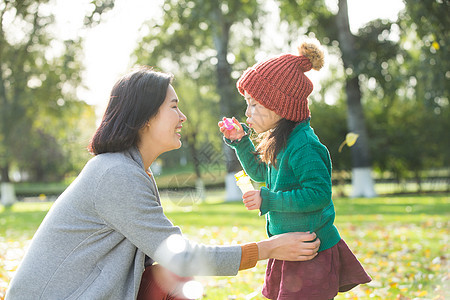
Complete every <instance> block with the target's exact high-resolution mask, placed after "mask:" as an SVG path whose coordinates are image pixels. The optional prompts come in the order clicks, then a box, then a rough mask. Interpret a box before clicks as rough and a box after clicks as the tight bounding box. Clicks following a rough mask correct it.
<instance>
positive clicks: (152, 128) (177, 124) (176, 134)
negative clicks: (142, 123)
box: [141, 85, 186, 153]
mask: <svg viewBox="0 0 450 300" xmlns="http://www.w3.org/2000/svg"><path fill="white" fill-rule="evenodd" d="M178 102H179V101H178V97H177V94H176V93H175V90H174V89H173V87H172V85H169V87H168V88H167V94H166V98H165V100H164V103H163V104H162V105H161V107H160V108H159V110H158V113H157V114H156V116H154V117H153V118H151V119H150V120H149V121H148V123H147V125H146V127H147V126H148V127H147V130H145V131H143V132H142V133H141V139H148V140H149V141H150V142H151V143H150V144H151V145H152V147H155V148H158V149H159V152H161V153H162V152H167V151H170V150H174V149H178V148H180V147H181V140H180V139H181V128H182V127H183V125H182V123H183V122H184V121H186V116H185V115H184V114H183V113H182V112H181V110H180V109H179V108H178Z"/></svg>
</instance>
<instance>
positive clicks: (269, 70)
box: [236, 43, 324, 122]
mask: <svg viewBox="0 0 450 300" xmlns="http://www.w3.org/2000/svg"><path fill="white" fill-rule="evenodd" d="M298 50H299V54H300V55H298V56H297V55H292V54H283V55H280V56H277V57H274V58H270V59H268V60H265V61H263V62H260V63H257V64H255V65H254V66H253V67H250V68H248V69H247V70H246V71H245V72H244V74H243V75H242V76H241V78H239V80H238V81H237V83H236V86H237V88H238V90H239V92H240V93H241V94H242V95H244V91H246V92H247V93H248V94H249V95H250V96H251V97H252V98H253V99H255V100H256V101H258V102H259V103H261V104H262V105H263V106H264V107H266V108H268V109H270V110H272V111H274V112H275V113H277V114H278V115H279V116H281V117H283V118H285V119H288V120H291V121H296V122H301V121H303V120H305V119H307V118H309V116H310V112H309V108H308V99H307V97H308V96H309V94H311V92H312V90H313V84H312V82H311V80H309V78H308V77H307V76H306V75H305V72H308V71H309V70H311V69H314V70H320V69H321V68H322V67H323V63H324V54H323V51H322V50H321V49H320V48H319V47H318V46H317V45H315V44H312V43H303V44H301V45H300V47H298Z"/></svg>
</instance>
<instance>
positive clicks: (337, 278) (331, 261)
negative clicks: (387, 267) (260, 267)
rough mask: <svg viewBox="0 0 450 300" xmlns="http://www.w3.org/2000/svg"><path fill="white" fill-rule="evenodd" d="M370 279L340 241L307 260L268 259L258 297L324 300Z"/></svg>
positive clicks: (279, 299)
mask: <svg viewBox="0 0 450 300" xmlns="http://www.w3.org/2000/svg"><path fill="white" fill-rule="evenodd" d="M371 280H372V279H371V278H370V276H369V275H368V274H367V273H366V271H364V268H363V267H362V266H361V264H360V262H359V261H358V259H357V258H356V257H355V255H354V254H353V253H352V251H351V250H350V249H349V248H348V246H347V244H346V243H345V242H344V240H340V241H339V242H338V243H337V244H336V245H334V246H333V247H331V248H330V249H327V250H324V251H321V252H319V254H318V255H317V256H316V257H315V258H314V259H312V260H309V261H283V260H276V259H270V260H269V261H268V264H267V269H266V278H265V280H264V286H263V290H262V294H263V295H264V296H265V297H266V298H268V299H278V300H288V299H289V300H292V299H299V300H300V299H308V300H315V299H317V300H326V299H332V298H333V297H335V296H336V295H337V293H338V292H346V291H348V290H350V289H352V288H354V287H355V286H357V285H358V284H363V283H367V282H370V281H371Z"/></svg>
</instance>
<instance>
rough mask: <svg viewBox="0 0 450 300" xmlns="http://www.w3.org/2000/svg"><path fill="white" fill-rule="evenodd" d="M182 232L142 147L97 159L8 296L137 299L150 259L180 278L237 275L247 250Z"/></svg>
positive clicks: (41, 234) (46, 228) (44, 228)
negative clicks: (149, 171)
mask: <svg viewBox="0 0 450 300" xmlns="http://www.w3.org/2000/svg"><path fill="white" fill-rule="evenodd" d="M180 234H181V231H180V229H179V228H178V227H176V226H174V225H173V224H172V223H171V222H170V221H169V220H168V219H167V217H166V216H165V215H164V212H163V209H162V207H161V203H160V200H159V194H158V190H157V187H156V184H155V182H154V180H153V177H150V176H148V174H147V173H146V172H145V169H144V165H143V162H142V158H141V155H140V153H139V151H138V150H137V148H132V149H130V150H128V151H125V152H121V153H107V154H100V155H97V156H96V157H94V158H92V159H91V160H90V161H89V162H88V163H87V164H86V166H85V168H84V169H83V171H82V172H81V173H80V175H79V176H78V177H77V179H76V180H75V181H74V182H73V183H72V184H71V185H70V186H69V187H68V188H67V189H66V191H65V192H64V193H63V194H62V195H61V196H60V197H59V198H58V200H56V202H55V203H54V205H53V206H52V208H51V209H50V211H49V213H48V214H47V216H46V217H45V219H44V221H43V222H42V224H41V226H40V227H39V229H38V231H37V232H36V234H35V235H34V237H33V240H32V242H31V245H30V247H29V249H28V251H27V253H26V255H25V257H24V259H23V261H22V263H21V265H20V266H19V268H18V270H17V272H16V274H15V276H14V278H13V279H12V281H11V284H10V286H9V289H8V291H7V294H6V299H7V300H15V299H45V300H51V299H89V300H93V299H135V298H136V297H137V292H138V289H139V284H140V281H141V276H142V272H143V271H144V260H145V257H146V255H147V256H148V257H151V258H152V259H153V260H154V261H156V262H158V263H160V264H161V265H163V266H164V267H166V268H168V269H169V270H171V271H172V272H174V273H176V274H178V275H180V276H192V275H236V274H237V272H238V269H239V264H240V259H241V247H240V246H206V245H199V244H195V243H192V242H189V241H187V240H186V239H184V238H182V237H181V236H180ZM173 235H175V236H178V238H171V239H169V241H172V242H168V241H167V239H168V237H170V236H173ZM173 241H178V244H177V245H176V247H175V249H174V248H173V247H172V246H171V245H172V244H174V243H173ZM180 241H181V243H180ZM175 244H176V243H175ZM171 247H172V248H171ZM172 250H173V251H172Z"/></svg>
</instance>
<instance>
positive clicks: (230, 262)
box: [6, 68, 319, 300]
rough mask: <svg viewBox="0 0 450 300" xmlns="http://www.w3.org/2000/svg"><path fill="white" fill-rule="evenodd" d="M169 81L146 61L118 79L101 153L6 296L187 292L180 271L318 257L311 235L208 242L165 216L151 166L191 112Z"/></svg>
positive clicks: (232, 271)
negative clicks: (192, 236) (234, 242)
mask: <svg viewBox="0 0 450 300" xmlns="http://www.w3.org/2000/svg"><path fill="white" fill-rule="evenodd" d="M171 80H172V76H171V75H168V74H164V73H159V72H155V71H153V70H151V69H148V68H139V69H137V70H135V71H133V72H131V73H130V74H127V75H125V76H124V77H122V78H121V79H120V80H119V81H118V82H117V83H116V84H115V86H114V87H113V89H112V92H111V97H110V102H109V104H108V107H107V109H106V112H105V115H104V117H103V120H102V122H101V124H100V126H99V128H98V129H97V131H96V132H95V134H94V136H93V138H92V141H91V143H90V147H89V148H90V151H91V152H92V153H93V154H94V155H95V157H94V158H93V159H91V160H90V161H89V162H88V163H87V164H86V166H85V168H84V169H83V170H82V172H81V173H80V175H79V176H78V177H77V179H76V180H75V181H74V182H73V183H72V184H71V185H70V186H69V187H68V188H67V190H66V191H65V192H64V193H63V194H62V195H61V196H60V197H59V198H58V200H57V201H56V202H55V204H54V205H53V206H52V208H51V209H50V211H49V213H48V214H47V216H46V217H45V219H44V221H43V222H42V224H41V226H40V227H39V229H38V231H37V232H36V234H35V236H34V237H33V240H32V242H31V245H30V247H29V249H28V251H27V253H26V255H25V257H24V259H23V261H22V263H21V265H20V267H19V268H18V270H17V272H16V275H15V276H14V278H13V279H12V281H11V284H10V286H9V290H8V291H7V294H6V299H8V300H14V299H30V297H31V298H33V299H46V300H48V299H136V298H139V299H163V298H164V297H169V296H170V297H175V299H181V298H183V296H182V294H180V293H179V286H180V284H181V283H182V282H184V281H186V280H187V279H186V278H181V276H193V275H236V274H237V272H238V270H243V269H247V268H251V267H253V266H255V264H256V262H257V260H262V259H268V258H276V259H283V260H309V259H311V258H313V257H314V256H315V255H316V253H317V249H318V247H319V241H318V240H316V241H315V242H312V243H311V242H309V241H311V240H314V239H315V234H314V233H313V234H308V233H289V234H285V235H280V236H277V237H276V238H272V239H267V240H263V241H259V242H256V243H249V244H245V245H234V246H207V245H199V244H195V243H192V242H189V241H188V240H186V239H184V238H183V237H182V236H181V230H180V229H179V228H178V227H176V226H174V225H173V224H172V223H171V222H170V221H169V220H168V219H167V218H166V216H165V215H164V213H163V209H162V207H161V203H160V199H159V194H158V190H157V187H156V183H155V181H154V178H153V176H152V174H151V173H150V172H149V171H147V170H149V167H150V165H151V164H152V162H153V161H154V160H155V159H156V158H157V157H158V156H159V155H160V154H161V153H164V152H167V151H170V150H173V149H178V148H180V146H181V141H180V137H181V135H180V132H181V129H182V124H183V122H185V121H186V117H185V115H184V114H183V113H182V112H181V111H180V110H179V108H178V102H179V100H178V97H177V95H176V93H175V90H174V89H173V87H172V85H171V84H170V83H171ZM174 242H175V243H174ZM174 244H175V248H173V247H172V245H174ZM155 262H156V263H158V264H155ZM144 266H147V268H146V270H145V273H144ZM143 273H144V276H143ZM173 273H174V274H173ZM168 274H169V275H168ZM172 274H173V275H172ZM141 279H142V283H141ZM158 282H163V283H164V284H163V285H162V286H161V285H160V284H158ZM138 293H139V295H138ZM177 297H178V298H177Z"/></svg>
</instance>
